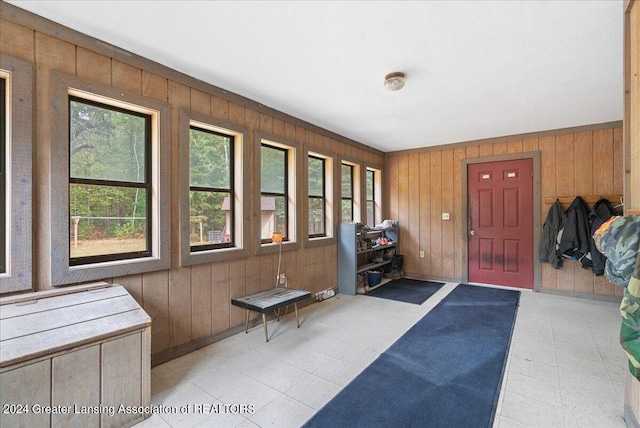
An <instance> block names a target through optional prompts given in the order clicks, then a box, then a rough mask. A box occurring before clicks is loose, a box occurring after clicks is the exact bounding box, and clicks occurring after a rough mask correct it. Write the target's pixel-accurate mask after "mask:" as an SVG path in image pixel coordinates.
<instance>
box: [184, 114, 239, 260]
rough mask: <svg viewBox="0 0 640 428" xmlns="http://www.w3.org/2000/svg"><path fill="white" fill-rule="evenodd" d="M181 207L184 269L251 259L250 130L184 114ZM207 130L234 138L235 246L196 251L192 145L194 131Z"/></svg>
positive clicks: (233, 198) (199, 116) (200, 116)
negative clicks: (193, 242)
mask: <svg viewBox="0 0 640 428" xmlns="http://www.w3.org/2000/svg"><path fill="white" fill-rule="evenodd" d="M179 122H180V123H179V128H180V135H179V151H180V155H179V171H180V172H179V192H178V193H179V204H180V208H179V211H180V222H179V223H180V227H179V230H180V233H179V235H180V265H181V266H192V265H196V264H201V263H211V262H216V261H223V260H232V259H237V258H242V257H247V256H248V255H249V251H248V248H249V242H250V234H249V219H248V216H247V213H249V211H250V202H251V201H250V198H248V197H247V196H246V195H247V194H248V193H249V175H250V174H249V130H248V129H247V128H245V127H244V126H240V125H237V124H235V123H232V122H228V121H225V120H222V119H217V118H214V117H211V116H208V115H206V114H203V113H200V112H196V111H192V110H188V109H181V110H180V119H179ZM192 126H196V127H197V128H203V129H207V130H210V131H213V132H216V133H218V134H222V135H227V136H231V137H233V146H234V147H233V174H232V175H233V176H232V177H231V178H232V181H233V185H232V188H233V194H232V196H233V197H232V198H231V200H230V202H231V201H233V210H232V211H233V214H232V219H231V221H232V222H233V224H234V226H233V238H232V241H233V244H232V245H220V246H217V247H212V248H210V249H206V250H197V251H192V247H191V241H190V239H189V235H190V233H191V230H190V221H191V220H190V217H191V210H190V198H189V188H190V171H189V165H190V154H189V153H190V143H191V132H190V131H191V127H192Z"/></svg>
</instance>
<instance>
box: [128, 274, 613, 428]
mask: <svg viewBox="0 0 640 428" xmlns="http://www.w3.org/2000/svg"><path fill="white" fill-rule="evenodd" d="M455 285H456V284H454V283H447V284H446V285H445V286H444V287H443V288H442V289H440V290H439V291H438V292H437V293H436V294H435V295H434V296H432V297H431V298H430V299H429V300H427V301H426V302H425V303H423V304H422V305H420V306H418V305H412V304H408V303H401V302H395V301H391V300H385V299H378V298H374V297H367V296H345V295H342V294H338V295H337V296H335V297H333V298H331V299H329V300H326V301H324V302H320V303H317V304H313V305H310V306H307V307H305V308H303V309H302V310H301V311H300V318H301V323H302V325H301V326H300V329H297V328H296V325H295V315H294V314H292V313H289V314H288V315H287V316H286V317H284V318H281V320H280V321H279V322H277V321H275V320H272V321H270V322H269V333H270V340H269V342H268V343H267V342H265V340H264V331H263V328H262V325H258V326H256V327H254V328H253V329H252V330H250V331H249V334H244V333H240V334H237V335H235V336H232V337H229V338H227V339H225V340H222V341H220V342H217V343H215V344H213V345H210V346H208V347H206V348H203V349H200V350H198V351H196V352H193V353H190V354H188V355H185V356H183V357H181V358H178V359H175V360H173V361H170V362H168V363H166V364H163V365H160V366H157V367H155V368H153V369H152V371H151V389H152V396H151V401H152V403H153V404H155V405H159V404H162V405H164V406H167V407H169V408H173V409H176V413H163V414H154V415H153V416H151V417H150V418H149V419H147V420H146V421H144V422H142V423H141V424H138V425H136V427H137V428H146V427H154V428H155V427H180V428H182V427H212V426H215V427H279V428H286V427H299V426H301V425H302V424H303V423H304V422H305V421H306V420H307V419H309V418H310V417H311V416H312V415H313V414H314V413H315V412H316V411H317V410H318V409H320V408H321V407H322V406H323V405H324V404H325V403H327V402H328V401H329V400H330V399H331V398H332V397H333V396H334V395H336V394H337V393H338V392H339V391H340V390H341V389H342V388H343V387H344V386H345V385H346V384H347V383H349V382H350V381H351V380H352V379H353V378H354V377H355V376H356V375H357V374H358V373H360V371H361V370H362V369H364V368H365V367H366V366H367V365H369V364H370V363H371V362H372V361H373V360H374V359H376V358H377V356H378V355H379V354H380V353H382V352H384V351H385V350H386V349H387V348H388V347H389V346H390V345H391V344H392V343H393V342H395V341H396V340H397V339H398V338H399V337H400V336H402V334H404V333H405V332H406V331H407V330H408V329H409V328H410V327H411V326H412V325H413V324H414V323H415V322H416V321H418V320H419V319H420V318H422V317H423V316H424V315H425V314H426V313H427V312H429V311H430V310H431V309H432V308H433V307H434V306H435V305H436V304H437V303H438V302H439V301H440V300H441V299H442V298H443V297H444V296H446V295H447V294H448V293H449V292H451V290H452V289H453V288H454V287H455ZM617 307H618V305H617V304H616V303H612V302H602V301H596V300H587V299H579V298H568V297H560V296H552V295H547V294H540V293H531V292H524V293H523V294H522V297H521V305H520V308H519V311H518V317H517V321H516V327H515V331H514V337H513V343H512V347H511V352H510V355H509V359H508V362H507V364H508V367H507V370H506V373H505V378H504V381H503V387H502V391H501V394H500V401H499V404H498V410H497V414H496V419H495V424H494V427H499V428H511V427H545V426H549V427H554V428H556V427H598V428H607V427H612V428H613V427H624V426H625V423H624V420H623V418H622V412H623V400H624V398H623V393H624V391H623V390H624V385H623V375H624V370H625V358H624V356H623V353H622V350H621V348H620V345H619V344H618V336H617V335H618V329H619V325H620V321H619V312H618V310H617ZM223 403H225V404H227V405H232V406H231V407H229V408H227V409H226V411H225V408H224V407H223ZM199 405H201V406H200V407H199ZM212 405H213V407H212ZM243 405H246V406H251V408H250V409H247V408H244V409H243V408H242V406H243ZM183 406H186V408H187V409H188V411H187V412H186V413H181V412H180V408H182V407H183ZM216 410H218V412H216Z"/></svg>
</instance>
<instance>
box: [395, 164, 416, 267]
mask: <svg viewBox="0 0 640 428" xmlns="http://www.w3.org/2000/svg"><path fill="white" fill-rule="evenodd" d="M409 198H410V194H409V157H408V155H402V156H399V159H398V226H399V231H398V241H399V242H400V244H399V247H400V250H401V251H400V252H401V253H402V254H404V255H405V257H404V267H403V270H405V271H408V272H412V269H413V266H414V264H415V254H410V253H408V248H409V245H410V242H409V237H410V236H411V231H410V228H411V225H410V224H409Z"/></svg>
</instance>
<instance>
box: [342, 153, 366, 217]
mask: <svg viewBox="0 0 640 428" xmlns="http://www.w3.org/2000/svg"><path fill="white" fill-rule="evenodd" d="M342 165H349V166H352V167H353V189H352V195H351V198H352V201H353V223H362V209H363V208H362V207H363V205H362V195H363V193H362V171H363V168H362V164H361V163H359V162H357V161H355V160H351V159H349V158H345V157H341V158H340V167H341V168H342ZM339 175H340V180H339V181H338V183H340V187H339V189H338V195H339V197H340V207H339V209H338V213H339V219H340V222H343V220H342V169H340V174H339Z"/></svg>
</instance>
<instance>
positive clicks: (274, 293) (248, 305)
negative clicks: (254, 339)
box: [231, 287, 311, 342]
mask: <svg viewBox="0 0 640 428" xmlns="http://www.w3.org/2000/svg"><path fill="white" fill-rule="evenodd" d="M309 297H311V292H310V291H306V290H297V289H295V288H286V287H275V288H271V289H269V290H264V291H260V292H258V293H253V294H249V295H247V296H242V297H234V298H232V299H231V304H232V305H234V306H239V307H241V308H244V309H246V311H247V315H246V320H245V333H247V332H248V331H249V311H254V312H259V313H261V314H262V324H263V325H264V337H265V339H266V341H267V342H268V341H269V333H268V331H267V312H271V311H276V310H278V309H280V308H284V307H285V306H288V305H291V304H293V307H294V308H295V311H296V323H297V325H298V328H300V319H299V318H298V302H300V301H302V300H305V299H308V298H309ZM279 319H280V317H279V316H278V320H279Z"/></svg>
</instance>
